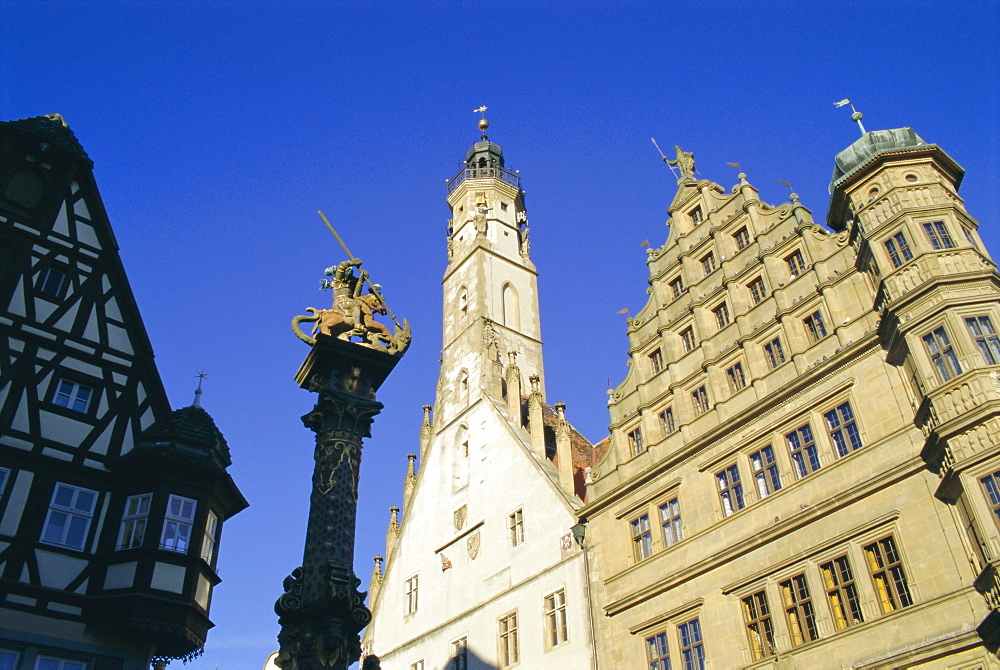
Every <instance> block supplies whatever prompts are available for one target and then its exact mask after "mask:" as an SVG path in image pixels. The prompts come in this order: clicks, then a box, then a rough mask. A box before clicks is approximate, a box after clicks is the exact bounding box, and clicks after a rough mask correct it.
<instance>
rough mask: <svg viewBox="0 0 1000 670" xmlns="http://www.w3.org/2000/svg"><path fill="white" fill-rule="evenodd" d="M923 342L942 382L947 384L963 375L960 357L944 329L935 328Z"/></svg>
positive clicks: (925, 336)
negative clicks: (959, 361) (959, 362)
mask: <svg viewBox="0 0 1000 670" xmlns="http://www.w3.org/2000/svg"><path fill="white" fill-rule="evenodd" d="M923 340H924V346H926V347H927V353H928V354H930V357H931V363H933V364H934V368H935V369H936V370H937V373H938V377H939V378H940V379H941V381H943V382H946V381H948V380H949V379H951V378H952V377H957V376H958V375H960V374H962V366H961V365H959V364H958V356H956V355H955V350H954V349H952V347H951V340H949V339H948V333H946V332H945V330H944V328H935V329H934V330H933V331H931V332H930V333H927V334H926V335H924V337H923Z"/></svg>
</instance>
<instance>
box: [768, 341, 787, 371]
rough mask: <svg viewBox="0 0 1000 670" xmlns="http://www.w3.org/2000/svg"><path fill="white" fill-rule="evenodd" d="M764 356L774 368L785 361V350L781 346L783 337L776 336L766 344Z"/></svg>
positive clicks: (770, 366)
mask: <svg viewBox="0 0 1000 670" xmlns="http://www.w3.org/2000/svg"><path fill="white" fill-rule="evenodd" d="M764 357H765V358H766V359H767V366H768V367H769V368H771V369H772V370H773V369H774V368H776V367H778V366H779V365H781V364H782V363H784V362H785V350H784V349H782V348H781V338H779V337H776V338H774V339H773V340H771V341H770V342H768V343H767V344H765V345H764Z"/></svg>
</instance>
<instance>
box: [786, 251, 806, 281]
mask: <svg viewBox="0 0 1000 670" xmlns="http://www.w3.org/2000/svg"><path fill="white" fill-rule="evenodd" d="M785 265H787V266H788V273H789V274H790V275H791V276H792V277H798V276H799V275H800V274H802V273H803V272H805V271H806V261H805V259H804V258H803V257H802V251H801V250H796V251H795V253H793V254H792V255H790V256H786V257H785Z"/></svg>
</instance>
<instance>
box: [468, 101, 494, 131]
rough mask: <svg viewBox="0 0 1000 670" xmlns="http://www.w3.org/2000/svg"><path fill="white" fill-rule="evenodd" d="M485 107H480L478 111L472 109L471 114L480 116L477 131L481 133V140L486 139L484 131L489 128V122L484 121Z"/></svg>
mask: <svg viewBox="0 0 1000 670" xmlns="http://www.w3.org/2000/svg"><path fill="white" fill-rule="evenodd" d="M486 109H487V107H486V105H483V106H481V107H480V108H479V109H474V110H472V112H473V113H474V114H480V115H482V116H481V118H480V119H479V130H481V131H483V138H484V139H485V137H486V129H487V128H489V127H490V122H489V121H487V120H486Z"/></svg>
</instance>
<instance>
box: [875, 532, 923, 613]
mask: <svg viewBox="0 0 1000 670" xmlns="http://www.w3.org/2000/svg"><path fill="white" fill-rule="evenodd" d="M865 560H866V561H867V563H868V572H869V573H870V574H871V576H872V582H873V583H874V584H875V594H876V596H877V599H878V601H879V605H880V606H881V608H882V612H883V613H885V614H888V613H889V612H894V611H895V610H898V609H899V608H901V607H908V606H909V605H912V604H913V598H912V596H910V587H909V585H908V584H907V581H906V574H905V573H904V572H903V563H902V560H901V558H900V555H899V552H898V551H896V541H895V540H894V539H893V537H892V536H891V535H890V536H889V537H884V538H882V539H881V540H879V541H878V542H873V543H872V544H869V545H868V546H867V547H865Z"/></svg>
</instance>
